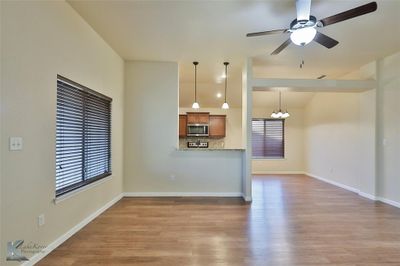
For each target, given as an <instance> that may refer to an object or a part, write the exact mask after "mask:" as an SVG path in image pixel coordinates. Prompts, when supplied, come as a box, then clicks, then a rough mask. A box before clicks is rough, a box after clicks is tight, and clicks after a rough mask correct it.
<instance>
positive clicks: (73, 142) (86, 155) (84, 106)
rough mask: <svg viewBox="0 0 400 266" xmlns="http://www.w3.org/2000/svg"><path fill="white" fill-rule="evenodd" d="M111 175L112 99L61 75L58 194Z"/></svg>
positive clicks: (57, 164)
mask: <svg viewBox="0 0 400 266" xmlns="http://www.w3.org/2000/svg"><path fill="white" fill-rule="evenodd" d="M108 175H111V98H108V97H107V96H104V95H102V94H99V93H97V92H95V91H92V90H90V89H88V88H86V87H84V86H82V85H79V84H77V83H75V82H73V81H71V80H68V79H66V78H63V77H61V76H58V77H57V133H56V196H60V195H62V194H65V193H67V192H69V191H72V190H74V189H77V188H80V187H82V186H85V185H87V184H89V183H92V182H94V181H96V180H99V179H101V178H103V177H106V176H108Z"/></svg>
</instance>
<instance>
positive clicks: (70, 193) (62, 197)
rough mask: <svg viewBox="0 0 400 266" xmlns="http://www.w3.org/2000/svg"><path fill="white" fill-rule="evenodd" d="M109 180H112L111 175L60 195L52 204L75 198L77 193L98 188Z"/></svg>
mask: <svg viewBox="0 0 400 266" xmlns="http://www.w3.org/2000/svg"><path fill="white" fill-rule="evenodd" d="M111 178H112V175H109V176H107V177H104V178H102V179H99V180H97V181H94V182H93V183H90V184H88V185H86V186H83V187H80V188H77V189H75V190H72V191H71V192H68V193H65V194H63V195H61V196H58V197H56V198H55V199H54V204H58V203H60V202H62V201H64V200H66V199H69V198H71V197H73V196H75V195H76V194H79V193H81V192H83V191H86V190H88V189H91V188H93V187H96V186H98V185H101V184H103V183H104V182H106V181H108V180H110V179H111Z"/></svg>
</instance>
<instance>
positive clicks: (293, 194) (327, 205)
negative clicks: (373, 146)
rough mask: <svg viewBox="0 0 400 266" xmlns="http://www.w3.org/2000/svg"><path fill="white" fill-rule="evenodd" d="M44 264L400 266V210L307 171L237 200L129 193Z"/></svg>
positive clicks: (259, 180) (266, 179)
mask: <svg viewBox="0 0 400 266" xmlns="http://www.w3.org/2000/svg"><path fill="white" fill-rule="evenodd" d="M38 265H41V266H44V265H206V266H208V265H284V266H287V265H288V266H289V265H343V266H344V265H363V266H364V265H379V266H381V265H400V209H398V208H395V207H392V206H389V205H386V204H383V203H376V202H373V201H370V200H367V199H364V198H361V197H359V196H358V195H356V194H354V193H351V192H348V191H345V190H343V189H340V188H337V187H334V186H332V185H329V184H326V183H323V182H321V181H318V180H315V179H313V178H310V177H307V176H304V175H290V176H289V175H286V176H285V175H280V176H276V175H270V176H256V177H254V179H253V203H252V204H246V203H244V202H243V201H242V200H241V199H237V198H223V199H222V198H123V199H122V200H121V201H119V202H118V203H116V204H115V205H114V206H113V207H111V208H110V209H108V210H107V211H106V212H104V213H103V214H102V215H100V216H99V217H98V218H96V219H95V220H94V221H93V222H91V223H90V224H88V225H87V226H86V227H84V228H83V229H82V230H81V231H79V232H78V233H77V234H76V235H74V236H73V237H71V238H70V239H68V240H67V241H66V242H65V243H63V244H62V245H61V246H60V247H58V248H57V249H56V250H54V251H53V252H52V253H50V254H49V255H48V256H47V257H46V258H44V259H43V260H42V261H41V262H39V263H38Z"/></svg>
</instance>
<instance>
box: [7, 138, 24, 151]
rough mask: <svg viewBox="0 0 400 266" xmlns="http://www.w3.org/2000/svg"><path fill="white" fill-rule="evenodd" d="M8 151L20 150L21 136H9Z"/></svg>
mask: <svg viewBox="0 0 400 266" xmlns="http://www.w3.org/2000/svg"><path fill="white" fill-rule="evenodd" d="M9 145H10V151H20V150H22V138H21V137H10V143H9Z"/></svg>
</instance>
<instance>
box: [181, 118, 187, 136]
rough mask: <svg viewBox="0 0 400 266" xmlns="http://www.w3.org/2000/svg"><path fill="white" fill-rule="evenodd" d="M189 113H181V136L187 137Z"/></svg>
mask: <svg viewBox="0 0 400 266" xmlns="http://www.w3.org/2000/svg"><path fill="white" fill-rule="evenodd" d="M186 121H187V115H179V137H180V138H185V137H186V130H187V126H186V125H187V123H186Z"/></svg>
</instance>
